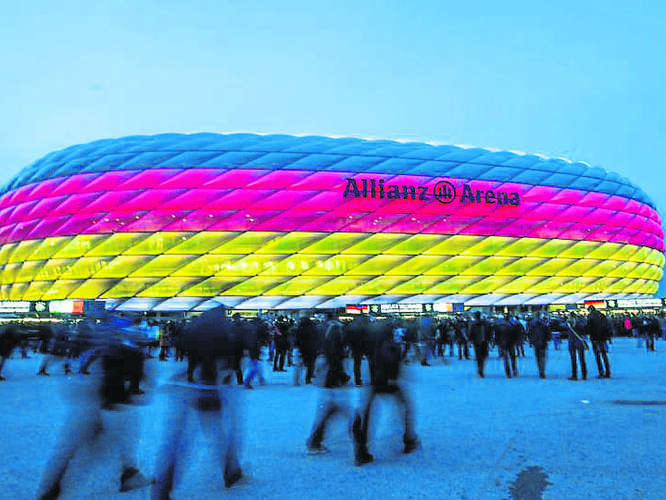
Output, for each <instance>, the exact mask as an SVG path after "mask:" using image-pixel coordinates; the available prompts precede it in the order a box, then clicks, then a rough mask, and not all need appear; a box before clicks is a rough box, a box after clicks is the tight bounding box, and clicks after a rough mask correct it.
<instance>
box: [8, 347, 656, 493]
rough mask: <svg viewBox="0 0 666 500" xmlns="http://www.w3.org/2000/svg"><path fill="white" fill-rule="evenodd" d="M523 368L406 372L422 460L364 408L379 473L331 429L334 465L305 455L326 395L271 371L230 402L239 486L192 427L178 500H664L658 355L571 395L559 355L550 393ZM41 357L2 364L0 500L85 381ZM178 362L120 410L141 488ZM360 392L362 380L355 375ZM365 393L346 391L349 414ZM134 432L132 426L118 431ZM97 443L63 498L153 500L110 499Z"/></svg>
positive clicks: (383, 414) (34, 460)
mask: <svg viewBox="0 0 666 500" xmlns="http://www.w3.org/2000/svg"><path fill="white" fill-rule="evenodd" d="M526 352H527V357H526V358H522V359H520V361H519V370H520V376H519V377H517V378H513V379H510V380H509V379H506V378H505V376H504V372H503V367H502V366H501V364H500V361H499V360H498V359H497V356H496V351H494V352H491V358H490V360H489V363H488V366H487V369H486V373H487V377H486V378H485V379H479V378H478V377H477V376H476V370H475V362H474V360H473V359H472V360H458V359H457V357H455V358H449V357H446V358H445V361H442V360H441V359H435V360H433V362H432V363H433V366H430V367H423V366H420V365H415V364H412V365H409V366H408V367H407V368H406V370H405V379H406V384H407V386H408V387H409V390H410V392H411V394H412V397H413V400H414V404H415V407H416V414H417V432H418V434H419V436H420V438H421V441H422V448H421V449H420V450H418V451H416V452H415V453H413V454H410V455H403V454H401V433H400V425H401V424H400V420H399V417H398V415H397V412H396V406H395V404H394V403H393V402H392V401H391V400H380V401H379V402H378V404H377V406H376V410H373V420H374V423H373V425H372V427H371V442H370V450H371V452H372V453H373V454H374V456H375V462H374V463H371V464H368V465H365V466H363V467H357V466H355V465H354V463H353V453H352V445H351V439H350V436H349V433H348V422H347V420H346V419H344V418H340V419H339V420H334V421H333V423H332V425H331V427H330V430H329V432H328V434H327V436H326V440H325V444H326V445H327V446H328V448H329V449H330V453H328V454H325V455H317V456H308V455H306V454H305V446H304V442H305V439H306V437H307V435H308V433H309V431H310V428H311V425H312V421H313V418H314V415H315V411H316V409H317V404H318V401H319V398H320V391H321V389H319V388H317V387H314V386H294V385H293V373H292V371H291V370H292V369H291V368H290V369H289V371H287V372H286V373H273V372H272V371H270V370H268V367H269V365H268V363H263V367H264V371H265V374H266V376H267V378H268V380H269V384H268V385H267V386H263V387H257V388H256V389H255V390H252V391H250V390H244V389H240V388H234V390H235V391H237V392H238V393H239V394H238V395H239V396H240V399H241V411H242V414H243V415H244V418H243V431H242V453H241V463H242V465H243V469H244V472H245V474H246V476H247V477H246V478H245V479H243V480H242V482H241V483H239V484H238V485H236V486H234V487H232V488H230V489H225V488H224V487H223V483H222V474H221V471H220V468H219V465H218V464H217V463H216V461H215V459H214V458H213V457H214V456H215V455H214V450H212V449H211V447H210V446H209V445H208V443H207V441H206V436H205V435H204V434H203V433H202V431H201V428H200V427H199V423H198V422H197V420H196V418H192V419H190V420H189V421H188V423H187V426H186V429H185V433H186V435H187V436H188V440H189V442H190V446H189V447H188V448H187V449H185V450H183V452H182V453H183V456H182V460H181V462H180V468H179V473H178V475H177V482H176V486H175V489H174V492H173V498H175V499H186V498H227V497H228V498H252V499H257V498H300V499H304V498H461V499H503V498H506V499H511V498H513V499H519V498H546V499H576V498H589V499H604V498H608V499H614V500H615V499H662V498H666V476H665V475H664V469H665V468H666V466H665V465H664V460H665V458H666V450H665V446H664V445H665V444H666V430H665V429H664V425H663V423H664V419H665V418H666V387H665V386H664V375H666V346H665V345H664V344H663V342H662V341H660V342H658V344H657V352H652V353H648V352H646V351H645V349H644V348H642V349H641V348H638V347H637V345H636V341H635V340H631V339H616V340H615V342H614V344H613V345H612V346H611V348H610V360H611V369H612V373H613V378H612V379H609V380H606V379H603V380H597V379H596V374H597V371H596V365H595V363H594V359H593V356H592V354H591V352H589V351H588V353H587V362H588V368H589V380H587V381H576V382H574V381H569V380H567V378H568V377H569V375H570V373H569V354H568V351H567V350H566V343H564V344H563V345H562V346H561V347H560V350H559V351H555V350H553V347H552V345H551V346H550V347H549V351H548V366H547V374H548V378H547V379H546V380H542V379H539V377H538V375H537V368H536V362H535V360H534V356H533V353H532V352H531V351H530V350H529V349H526ZM39 361H40V356H39V355H35V356H34V357H32V358H30V359H19V358H17V357H16V356H15V358H14V359H10V360H9V361H8V362H7V365H6V367H5V370H4V372H3V373H4V375H5V376H6V377H7V381H6V382H3V383H1V384H0V395H1V398H2V402H3V406H2V408H3V411H2V414H1V416H0V429H2V434H1V438H0V451H1V453H2V458H3V460H2V461H0V478H1V479H0V480H1V481H2V484H1V486H0V491H2V496H3V497H4V498H15V499H24V498H25V499H30V498H35V495H36V491H37V488H38V485H39V480H40V476H41V474H42V472H43V470H44V468H45V465H46V462H47V460H48V458H49V456H50V455H51V453H52V452H53V449H54V447H55V446H56V443H57V441H58V437H59V433H60V431H59V429H60V427H61V425H62V423H63V419H65V417H66V416H67V414H68V406H67V401H68V400H69V399H70V397H69V394H70V393H71V392H72V390H74V388H75V387H77V384H85V378H84V377H83V376H80V375H76V376H65V375H64V374H63V373H62V370H60V369H59V367H57V366H55V365H54V366H53V367H52V369H51V373H52V375H51V376H50V377H37V376H36V375H35V373H36V371H37V367H38V364H39ZM184 368H185V365H184V364H183V363H176V362H174V361H171V360H170V361H167V362H159V361H158V360H156V359H151V360H148V361H147V372H148V374H149V378H150V381H147V382H146V384H145V389H146V394H145V395H144V396H142V397H141V401H140V404H138V405H134V406H131V407H130V408H129V409H128V410H126V411H125V412H124V418H125V419H126V421H127V422H138V423H139V424H140V433H139V435H137V442H138V448H139V452H138V453H139V465H140V467H141V470H142V471H143V472H144V473H146V474H150V475H152V473H153V471H154V469H155V464H156V460H158V459H159V458H158V457H157V450H158V447H159V443H160V439H161V435H162V431H163V429H162V427H161V423H162V422H163V421H164V415H165V414H166V412H169V411H170V405H169V404H168V403H167V400H166V398H165V395H164V393H165V386H164V385H163V381H165V380H167V379H168V378H169V377H170V376H172V375H173V374H175V373H176V372H177V371H179V370H184ZM366 379H367V375H366ZM362 390H363V389H362V388H356V387H350V388H349V389H344V390H342V393H343V394H347V395H348V397H349V398H350V400H352V404H356V403H355V402H356V401H358V398H359V397H360V394H361V391H362ZM128 428H131V425H128ZM100 442H101V443H105V444H104V445H92V446H90V447H88V448H85V449H82V450H81V451H80V453H79V454H78V455H77V457H76V458H75V460H74V461H73V463H72V464H71V468H70V470H69V471H68V474H67V476H66V478H65V480H64V483H63V494H62V496H61V498H68V499H79V498H124V499H128V500H129V499H140V498H149V496H150V495H149V490H148V489H144V490H137V491H132V492H128V493H119V492H118V491H117V488H118V477H119V474H120V470H119V469H120V461H119V458H118V453H117V450H115V449H113V447H112V446H109V445H108V441H106V442H105V441H104V440H103V439H101V440H100Z"/></svg>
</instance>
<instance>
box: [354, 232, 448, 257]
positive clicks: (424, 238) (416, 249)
mask: <svg viewBox="0 0 666 500" xmlns="http://www.w3.org/2000/svg"><path fill="white" fill-rule="evenodd" d="M380 234H382V233H379V234H376V235H375V236H379V235H380ZM383 235H384V236H388V233H383ZM375 236H373V238H374V237H375ZM392 236H394V237H397V236H400V238H395V239H394V240H393V242H394V245H393V246H391V247H390V248H387V249H386V250H385V251H383V253H385V254H388V255H418V254H420V253H423V252H424V251H426V250H428V249H429V248H432V247H434V246H435V245H438V244H439V243H441V242H442V241H444V240H445V239H446V238H447V236H444V235H441V234H415V235H413V236H411V237H409V238H407V239H405V237H406V236H408V235H406V234H401V235H398V234H394V235H392ZM357 246H358V245H357ZM357 253H363V252H357Z"/></svg>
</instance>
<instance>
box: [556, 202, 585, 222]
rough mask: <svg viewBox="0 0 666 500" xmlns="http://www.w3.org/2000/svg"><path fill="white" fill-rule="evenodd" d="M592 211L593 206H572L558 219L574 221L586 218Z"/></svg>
mask: <svg viewBox="0 0 666 500" xmlns="http://www.w3.org/2000/svg"><path fill="white" fill-rule="evenodd" d="M591 211H592V208H591V207H582V206H571V207H569V208H567V209H566V210H565V211H564V212H562V213H560V214H559V215H558V220H562V221H573V222H577V221H581V220H585V217H586V216H587V214H589V213H590V212H591Z"/></svg>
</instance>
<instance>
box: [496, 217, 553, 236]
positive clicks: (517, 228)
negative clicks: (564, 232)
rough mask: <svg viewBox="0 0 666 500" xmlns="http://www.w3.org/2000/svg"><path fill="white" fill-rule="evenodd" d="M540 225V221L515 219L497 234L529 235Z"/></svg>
mask: <svg viewBox="0 0 666 500" xmlns="http://www.w3.org/2000/svg"><path fill="white" fill-rule="evenodd" d="M542 225H543V222H542V221H530V220H524V219H517V220H515V221H514V222H512V223H511V224H507V225H506V226H505V227H503V228H502V229H501V230H500V231H499V233H498V234H501V235H503V236H530V235H532V234H534V231H536V230H537V228H539V227H540V226H542Z"/></svg>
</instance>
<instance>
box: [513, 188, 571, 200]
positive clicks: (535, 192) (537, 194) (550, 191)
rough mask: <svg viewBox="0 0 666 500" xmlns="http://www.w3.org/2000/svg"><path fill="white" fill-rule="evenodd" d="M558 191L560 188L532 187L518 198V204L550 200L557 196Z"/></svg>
mask: <svg viewBox="0 0 666 500" xmlns="http://www.w3.org/2000/svg"><path fill="white" fill-rule="evenodd" d="M560 191H561V188H555V187H551V186H532V187H531V188H530V189H529V190H528V191H526V192H525V193H523V194H522V195H521V196H520V203H521V204H522V203H523V200H524V201H535V202H539V201H545V200H551V199H552V198H554V197H555V196H556V195H557V194H559V193H560Z"/></svg>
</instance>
